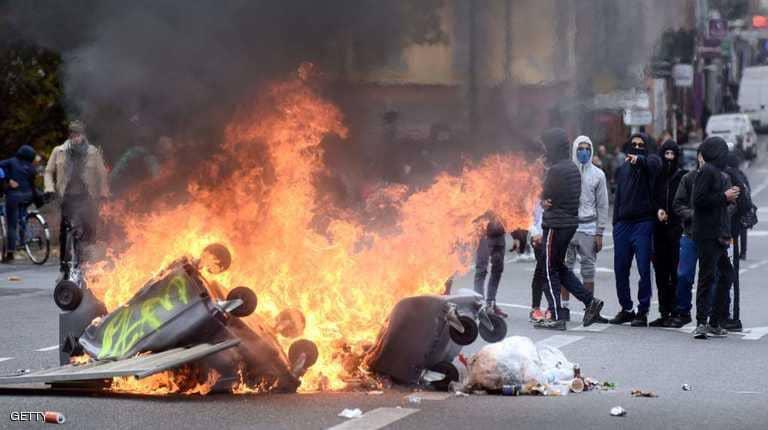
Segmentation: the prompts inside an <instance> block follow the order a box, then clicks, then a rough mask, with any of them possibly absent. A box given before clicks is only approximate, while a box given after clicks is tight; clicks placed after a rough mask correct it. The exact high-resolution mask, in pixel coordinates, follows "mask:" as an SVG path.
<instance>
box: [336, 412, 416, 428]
mask: <svg viewBox="0 0 768 430" xmlns="http://www.w3.org/2000/svg"><path fill="white" fill-rule="evenodd" d="M418 411H419V410H418V409H409V408H378V409H374V410H372V411H370V412H366V413H364V414H363V415H362V416H361V417H360V418H352V419H350V420H349V421H346V422H343V423H341V424H339V425H335V426H333V427H329V428H328V430H347V429H350V430H351V429H354V430H377V429H380V428H382V427H386V426H388V425H390V424H392V423H393V422H395V421H398V420H401V419H403V418H405V417H407V416H408V415H411V414H415V413H416V412H418Z"/></svg>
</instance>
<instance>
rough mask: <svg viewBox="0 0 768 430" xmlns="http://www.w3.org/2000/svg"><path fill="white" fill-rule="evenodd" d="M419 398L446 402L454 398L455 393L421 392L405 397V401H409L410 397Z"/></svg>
mask: <svg viewBox="0 0 768 430" xmlns="http://www.w3.org/2000/svg"><path fill="white" fill-rule="evenodd" d="M411 396H414V397H419V398H421V400H445V399H447V398H449V397H451V396H453V393H441V392H437V391H420V392H418V393H411V394H408V395H407V396H403V399H405V400H406V401H408V397H411Z"/></svg>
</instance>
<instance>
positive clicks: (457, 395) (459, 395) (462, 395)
mask: <svg viewBox="0 0 768 430" xmlns="http://www.w3.org/2000/svg"><path fill="white" fill-rule="evenodd" d="M453 395H454V396H456V397H469V394H467V393H465V392H463V391H456V392H454V393H453Z"/></svg>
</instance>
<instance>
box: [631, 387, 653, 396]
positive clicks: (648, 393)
mask: <svg viewBox="0 0 768 430" xmlns="http://www.w3.org/2000/svg"><path fill="white" fill-rule="evenodd" d="M630 394H631V395H632V397H659V396H658V395H657V394H656V393H654V392H653V391H643V390H637V389H635V390H632V391H630Z"/></svg>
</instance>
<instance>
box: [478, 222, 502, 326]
mask: <svg viewBox="0 0 768 430" xmlns="http://www.w3.org/2000/svg"><path fill="white" fill-rule="evenodd" d="M475 223H478V225H479V226H480V227H481V228H480V230H481V232H480V239H479V241H478V244H477V253H476V255H475V291H476V292H477V293H478V294H480V295H482V296H483V297H485V302H486V305H487V306H488V309H489V310H490V311H491V312H493V313H495V314H496V315H498V316H500V317H502V318H506V317H507V314H506V313H504V312H503V311H502V310H501V309H499V308H498V307H497V306H496V292H497V291H498V290H499V283H500V282H501V273H502V272H503V271H504V251H505V248H506V241H505V240H504V235H505V234H506V229H505V228H504V223H503V222H502V220H501V218H499V216H498V215H496V214H495V213H494V212H493V211H490V210H489V211H487V212H485V213H484V214H482V215H480V216H479V217H477V218H476V219H475ZM489 261H490V264H491V277H490V279H488V290H487V291H485V278H486V276H487V275H488V263H489Z"/></svg>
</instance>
